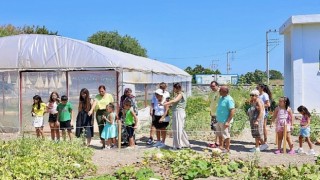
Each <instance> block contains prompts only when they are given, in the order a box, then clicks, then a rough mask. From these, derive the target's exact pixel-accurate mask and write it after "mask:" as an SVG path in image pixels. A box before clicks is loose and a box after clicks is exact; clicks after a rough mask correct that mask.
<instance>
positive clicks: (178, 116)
mask: <svg viewBox="0 0 320 180" xmlns="http://www.w3.org/2000/svg"><path fill="white" fill-rule="evenodd" d="M185 120H186V112H185V110H184V109H180V108H178V109H176V110H174V111H173V112H172V131H173V148H183V147H190V143H189V140H188V135H187V133H186V132H185V131H184V123H185Z"/></svg>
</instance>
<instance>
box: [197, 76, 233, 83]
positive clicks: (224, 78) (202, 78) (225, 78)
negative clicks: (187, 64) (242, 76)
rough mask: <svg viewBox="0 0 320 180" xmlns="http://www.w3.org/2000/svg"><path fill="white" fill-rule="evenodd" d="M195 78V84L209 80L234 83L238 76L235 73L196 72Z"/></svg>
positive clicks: (209, 81) (208, 81)
mask: <svg viewBox="0 0 320 180" xmlns="http://www.w3.org/2000/svg"><path fill="white" fill-rule="evenodd" d="M195 78H196V83H197V84H210V83H211V81H217V82H218V83H219V84H233V85H236V84H237V83H238V78H239V76H238V75H237V74H197V75H195Z"/></svg>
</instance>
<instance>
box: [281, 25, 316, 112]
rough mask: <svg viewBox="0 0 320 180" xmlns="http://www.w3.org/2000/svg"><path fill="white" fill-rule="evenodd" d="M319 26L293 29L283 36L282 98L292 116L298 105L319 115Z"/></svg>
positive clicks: (300, 26)
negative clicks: (287, 99)
mask: <svg viewBox="0 0 320 180" xmlns="http://www.w3.org/2000/svg"><path fill="white" fill-rule="evenodd" d="M319 50H320V23H319V24H299V25H293V26H292V27H291V29H290V31H289V32H287V33H286V34H285V60H284V63H285V64H284V67H285V70H284V74H285V95H286V96H288V97H289V98H290V100H291V107H292V108H293V110H294V112H297V110H296V109H297V108H298V107H299V106H300V105H305V106H306V107H307V108H308V109H309V110H316V111H317V112H318V113H319V112H320V96H319V92H320V76H318V75H317V72H318V70H319Z"/></svg>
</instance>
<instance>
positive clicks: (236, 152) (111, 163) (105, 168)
mask: <svg viewBox="0 0 320 180" xmlns="http://www.w3.org/2000/svg"><path fill="white" fill-rule="evenodd" d="M268 135H269V137H268V139H269V140H268V141H269V142H268V144H269V149H268V150H266V151H264V152H260V153H258V154H257V156H256V157H254V154H253V153H252V152H249V150H250V149H251V148H253V147H254V143H253V142H254V139H253V138H252V136H251V132H250V131H249V129H245V130H244V132H243V133H242V135H240V136H238V137H235V138H232V139H231V153H230V158H234V159H244V160H248V159H252V158H258V159H259V162H260V163H259V164H260V165H261V166H270V165H279V164H284V165H289V164H291V165H295V164H303V163H314V162H315V159H316V157H315V156H309V155H297V154H296V155H289V154H280V155H275V154H274V153H273V152H274V150H275V149H276V147H277V146H276V145H275V133H274V129H269V132H268ZM138 137H139V136H138ZM145 140H146V138H145V137H143V136H140V139H139V140H137V146H136V148H135V149H130V150H128V149H125V148H122V149H109V150H101V149H98V147H100V146H101V145H100V141H99V140H94V141H93V142H92V145H93V148H95V149H96V150H95V154H94V156H93V161H94V163H95V164H96V165H97V166H98V171H97V175H100V174H106V173H112V172H113V171H114V170H115V169H117V167H119V166H122V165H125V164H133V163H136V162H140V161H141V160H142V157H143V154H144V152H145V151H148V150H150V149H153V148H152V147H150V146H147V145H146V143H145ZM293 140H294V149H297V148H298V147H299V144H298V137H293ZM190 143H191V146H192V149H194V150H195V151H198V152H203V151H204V150H205V149H208V148H207V144H208V142H206V141H200V140H190ZM166 144H167V145H171V144H172V138H170V137H169V138H168V139H167V142H166ZM303 147H304V149H305V151H307V150H309V148H308V145H307V143H304V144H303ZM166 148H169V146H168V147H166ZM314 149H315V151H316V153H319V152H320V146H314Z"/></svg>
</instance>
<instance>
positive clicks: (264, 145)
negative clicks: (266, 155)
mask: <svg viewBox="0 0 320 180" xmlns="http://www.w3.org/2000/svg"><path fill="white" fill-rule="evenodd" d="M268 148H269V146H268V144H262V145H261V146H260V151H264V150H266V149H268Z"/></svg>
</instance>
